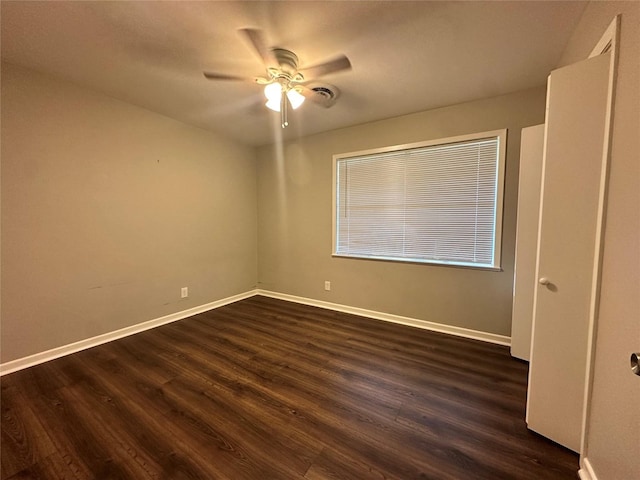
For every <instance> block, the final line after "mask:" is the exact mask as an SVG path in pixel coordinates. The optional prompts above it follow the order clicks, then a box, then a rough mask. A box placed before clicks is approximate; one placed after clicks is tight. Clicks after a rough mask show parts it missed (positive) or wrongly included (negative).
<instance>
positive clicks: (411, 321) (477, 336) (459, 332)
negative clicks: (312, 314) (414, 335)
mask: <svg viewBox="0 0 640 480" xmlns="http://www.w3.org/2000/svg"><path fill="white" fill-rule="evenodd" d="M256 294H257V295H263V296H265V297H272V298H278V299H280V300H287V301H289V302H295V303H302V304H304V305H311V306H314V307H321V308H326V309H328V310H335V311H338V312H344V313H352V314H354V315H360V316H362V317H369V318H375V319H376V320H384V321H385V322H392V323H399V324H401V325H408V326H410V327H417V328H422V329H424V330H431V331H434V332H440V333H448V334H449V335H455V336H458V337H465V338H471V339H474V340H481V341H483V342H488V343H495V344H498V345H506V346H510V345H511V337H507V336H505V335H497V334H495V333H487V332H481V331H478V330H471V329H468V328H462V327H455V326H452V325H444V324H442V323H435V322H429V321H427V320H419V319H417V318H409V317H402V316H400V315H393V314H390V313H383V312H376V311H374V310H366V309H364V308H358V307H350V306H348V305H341V304H338V303H330V302H325V301H323V300H314V299H312V298H305V297H298V296H295V295H289V294H286V293H279V292H272V291H269V290H261V289H258V290H256Z"/></svg>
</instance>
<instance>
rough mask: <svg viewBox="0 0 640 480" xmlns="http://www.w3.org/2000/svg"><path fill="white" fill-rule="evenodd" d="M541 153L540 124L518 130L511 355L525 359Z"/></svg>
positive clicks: (533, 278) (533, 282) (530, 319)
mask: <svg viewBox="0 0 640 480" xmlns="http://www.w3.org/2000/svg"><path fill="white" fill-rule="evenodd" d="M543 154H544V125H535V126H533V127H527V128H523V129H522V135H521V137H520V175H519V177H518V178H519V180H518V226H517V228H516V263H515V275H514V281H513V310H512V314H511V355H512V356H514V357H516V358H519V359H521V360H526V361H529V355H530V352H531V324H532V323H533V293H534V291H535V285H536V281H537V279H536V258H537V257H536V254H537V242H538V221H539V219H540V183H541V181H542V156H543Z"/></svg>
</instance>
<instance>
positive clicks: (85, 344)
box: [0, 290, 256, 376]
mask: <svg viewBox="0 0 640 480" xmlns="http://www.w3.org/2000/svg"><path fill="white" fill-rule="evenodd" d="M254 295H256V290H250V291H248V292H244V293H240V294H238V295H233V296H231V297H227V298H223V299H220V300H216V301H215V302H210V303H206V304H204V305H200V306H198V307H193V308H189V309H187V310H182V311H181V312H176V313H172V314H170V315H165V316H164V317H160V318H156V319H154V320H149V321H146V322H142V323H138V324H136V325H131V326H130V327H125V328H121V329H119V330H115V331H113V332H108V333H104V334H102V335H98V336H95V337H91V338H87V339H85V340H80V341H78V342H74V343H70V344H68V345H63V346H61V347H56V348H52V349H51V350H47V351H44V352H40V353H36V354H34V355H29V356H28V357H24V358H19V359H17V360H12V361H10V362H6V363H2V364H0V376H2V375H6V374H8V373H13V372H16V371H18V370H22V369H24V368H28V367H32V366H34V365H38V364H40V363H44V362H48V361H49V360H54V359H56V358H60V357H64V356H65V355H69V354H71V353H76V352H79V351H81V350H86V349H87V348H91V347H96V346H98V345H102V344H103V343H107V342H111V341H113V340H117V339H119V338H122V337H127V336H129V335H134V334H136V333H140V332H143V331H145V330H149V329H151V328H155V327H159V326H161V325H166V324H167V323H171V322H176V321H178V320H182V319H184V318H187V317H191V316H193V315H197V314H199V313H203V312H207V311H209V310H213V309H214V308H219V307H222V306H224V305H228V304H230V303H233V302H237V301H239V300H244V299H245V298H249V297H253V296H254Z"/></svg>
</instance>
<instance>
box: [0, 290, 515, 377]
mask: <svg viewBox="0 0 640 480" xmlns="http://www.w3.org/2000/svg"><path fill="white" fill-rule="evenodd" d="M255 295H262V296H264V297H271V298H277V299H280V300H287V301H289V302H295V303H301V304H304V305H311V306H315V307H320V308H326V309H328V310H335V311H338V312H344V313H350V314H353V315H360V316H364V317H369V318H372V319H375V320H383V321H385V322H391V323H398V324H401V325H406V326H410V327H416V328H422V329H423V330H431V331H434V332H440V333H446V334H449V335H455V336H458V337H465V338H471V339H473V340H480V341H483V342H488V343H494V344H497V345H506V346H509V345H510V344H511V338H510V337H507V336H504V335H497V334H494V333H487V332H480V331H477V330H470V329H467V328H462V327H454V326H451V325H443V324H440V323H435V322H428V321H425V320H418V319H415V318H408V317H401V316H399V315H393V314H390V313H383V312H375V311H373V310H366V309H363V308H357V307H350V306H348V305H340V304H337V303H330V302H324V301H321V300H314V299H311V298H304V297H297V296H294V295H288V294H285V293H278V292H271V291H268V290H261V289H254V290H250V291H248V292H244V293H240V294H237V295H233V296H231V297H227V298H223V299H220V300H217V301H215V302H210V303H206V304H204V305H200V306H198V307H193V308H189V309H187V310H182V311H180V312H176V313H172V314H171V315H165V316H164V317H160V318H156V319H154V320H149V321H146V322H142V323H139V324H137V325H132V326H130V327H126V328H121V329H119V330H114V331H113V332H109V333H104V334H102V335H98V336H95V337H92V338H87V339H85V340H80V341H78V342H74V343H70V344H68V345H63V346H61V347H57V348H53V349H51V350H47V351H45V352H40V353H36V354H34V355H29V356H27V357H24V358H19V359H17V360H12V361H10V362H6V363H2V364H0V376H2V375H7V374H9V373H13V372H17V371H18V370H22V369H25V368H29V367H32V366H34V365H38V364H40V363H45V362H48V361H49V360H54V359H56V358H60V357H64V356H65V355H70V354H72V353H76V352H79V351H81V350H86V349H88V348H92V347H96V346H98V345H102V344H103V343H107V342H111V341H113V340H117V339H119V338H123V337H128V336H129V335H135V334H136V333H140V332H143V331H145V330H150V329H152V328H155V327H159V326H161V325H165V324H167V323H171V322H175V321H178V320H183V319H185V318H188V317H191V316H193V315H197V314H199V313H204V312H207V311H209V310H213V309H216V308H219V307H223V306H225V305H228V304H230V303H234V302H238V301H240V300H244V299H246V298H250V297H253V296H255Z"/></svg>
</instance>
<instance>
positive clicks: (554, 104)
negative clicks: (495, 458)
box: [527, 53, 610, 451]
mask: <svg viewBox="0 0 640 480" xmlns="http://www.w3.org/2000/svg"><path fill="white" fill-rule="evenodd" d="M609 62H610V54H609V53H607V54H603V55H600V56H597V57H594V58H591V59H589V60H585V61H582V62H579V63H576V64H573V65H570V66H568V67H564V68H560V69H558V70H555V71H553V72H552V73H551V75H550V76H549V82H548V92H547V116H546V121H545V125H546V127H545V128H546V131H545V150H544V158H543V170H542V178H543V181H542V194H541V198H542V200H541V206H540V223H539V234H538V235H539V238H538V261H537V268H536V270H537V275H536V276H537V277H538V283H537V284H536V289H535V293H534V295H535V296H534V299H535V300H534V318H533V332H532V334H533V339H532V347H531V361H530V367H529V389H528V394H527V424H528V426H529V428H531V429H532V430H535V431H536V432H538V433H540V434H542V435H544V436H546V437H548V438H550V439H552V440H554V441H556V442H558V443H560V444H561V445H564V446H566V447H568V448H570V449H572V450H574V451H579V449H580V439H581V433H582V415H583V409H584V395H585V383H586V378H585V377H586V372H587V362H588V358H587V357H588V338H589V329H590V328H591V320H590V319H591V308H592V301H593V296H594V295H595V294H596V288H595V285H596V284H597V279H596V278H594V277H595V276H596V275H597V268H596V266H597V261H598V260H597V257H598V252H597V247H596V246H597V242H596V237H597V235H598V232H599V216H598V201H599V197H600V188H601V178H602V175H603V172H602V164H603V162H602V159H603V150H604V142H605V128H606V116H607V113H606V112H607V95H608V88H609Z"/></svg>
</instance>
